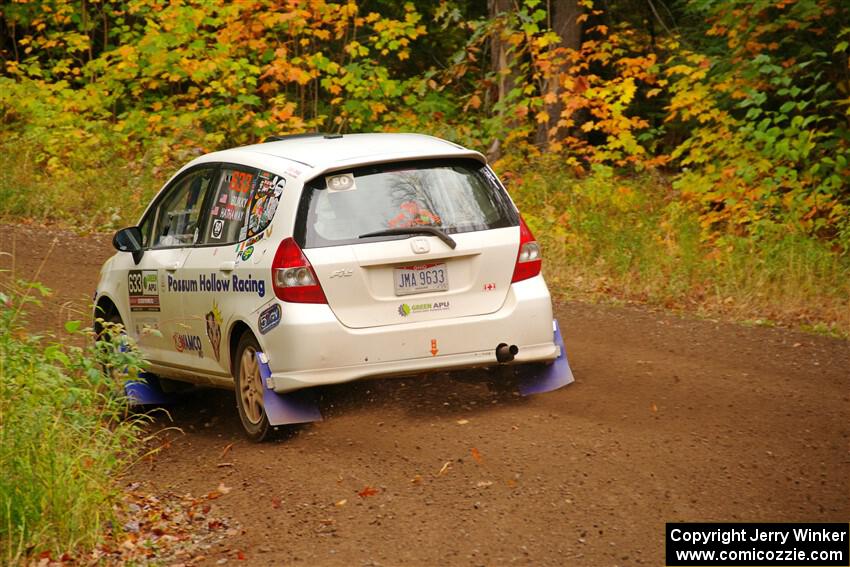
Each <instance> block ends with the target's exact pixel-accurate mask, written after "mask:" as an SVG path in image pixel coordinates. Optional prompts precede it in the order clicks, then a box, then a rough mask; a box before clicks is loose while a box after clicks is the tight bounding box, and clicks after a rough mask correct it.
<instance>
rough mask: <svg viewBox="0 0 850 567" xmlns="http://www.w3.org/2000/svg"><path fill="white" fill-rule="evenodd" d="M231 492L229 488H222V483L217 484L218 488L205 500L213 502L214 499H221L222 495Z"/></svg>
mask: <svg viewBox="0 0 850 567" xmlns="http://www.w3.org/2000/svg"><path fill="white" fill-rule="evenodd" d="M231 490H233V489H232V488H230V487H229V486H224V483H223V482H220V483H218V488H216V489H215V490H213V491H212V492H210V493H209V494H207V500H215V499H216V498H221V497H222V496H223V495H225V494H227V493H228V492H230V491H231Z"/></svg>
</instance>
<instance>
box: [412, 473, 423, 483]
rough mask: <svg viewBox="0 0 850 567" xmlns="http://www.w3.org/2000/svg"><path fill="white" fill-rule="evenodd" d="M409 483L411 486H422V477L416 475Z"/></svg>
mask: <svg viewBox="0 0 850 567" xmlns="http://www.w3.org/2000/svg"><path fill="white" fill-rule="evenodd" d="M410 482H412V483H413V484H422V475H421V474H418V475H416V476H414V477H413V478H411V479H410Z"/></svg>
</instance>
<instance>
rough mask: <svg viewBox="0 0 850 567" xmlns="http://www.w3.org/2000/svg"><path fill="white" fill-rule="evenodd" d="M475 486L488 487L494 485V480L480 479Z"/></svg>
mask: <svg viewBox="0 0 850 567" xmlns="http://www.w3.org/2000/svg"><path fill="white" fill-rule="evenodd" d="M475 486H477V487H478V488H487V487H488V486H493V481H492V480H479V481H478V482H476V483H475Z"/></svg>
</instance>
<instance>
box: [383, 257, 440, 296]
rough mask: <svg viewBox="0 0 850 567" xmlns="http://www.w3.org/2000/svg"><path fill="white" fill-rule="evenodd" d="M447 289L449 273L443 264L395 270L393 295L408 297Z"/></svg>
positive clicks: (404, 267) (405, 267) (421, 265)
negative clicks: (413, 294)
mask: <svg viewBox="0 0 850 567" xmlns="http://www.w3.org/2000/svg"><path fill="white" fill-rule="evenodd" d="M448 289H449V273H448V270H447V269H446V265H445V264H444V263H439V264H419V265H416V266H403V267H401V268H396V269H395V294H396V295H410V294H411V293H424V292H426V291H446V290H448Z"/></svg>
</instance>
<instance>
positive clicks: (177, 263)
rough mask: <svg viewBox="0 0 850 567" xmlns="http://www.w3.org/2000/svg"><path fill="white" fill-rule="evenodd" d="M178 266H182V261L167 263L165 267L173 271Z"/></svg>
mask: <svg viewBox="0 0 850 567" xmlns="http://www.w3.org/2000/svg"><path fill="white" fill-rule="evenodd" d="M178 268H180V262H171V263H170V264H167V265H166V266H165V269H166V270H168V271H169V272H173V271H175V270H177V269H178Z"/></svg>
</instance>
